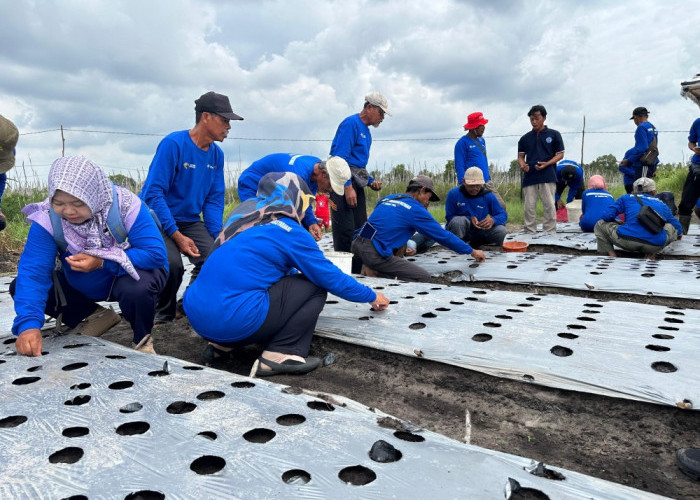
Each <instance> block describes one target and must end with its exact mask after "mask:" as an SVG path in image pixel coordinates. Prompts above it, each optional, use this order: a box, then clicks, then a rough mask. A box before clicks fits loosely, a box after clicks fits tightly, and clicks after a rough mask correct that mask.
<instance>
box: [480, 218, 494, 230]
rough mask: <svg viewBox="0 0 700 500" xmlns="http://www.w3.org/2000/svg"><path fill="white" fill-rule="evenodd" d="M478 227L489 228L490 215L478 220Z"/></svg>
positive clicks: (491, 220) (491, 224) (491, 225)
mask: <svg viewBox="0 0 700 500" xmlns="http://www.w3.org/2000/svg"><path fill="white" fill-rule="evenodd" d="M479 227H480V228H481V229H491V228H492V227H493V219H492V218H491V217H486V218H485V219H484V220H482V221H480V222H479Z"/></svg>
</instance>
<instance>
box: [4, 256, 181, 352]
mask: <svg viewBox="0 0 700 500" xmlns="http://www.w3.org/2000/svg"><path fill="white" fill-rule="evenodd" d="M137 272H138V273H139V276H140V277H141V279H140V280H138V281H136V280H135V279H133V278H132V277H131V276H129V275H126V274H125V275H122V276H119V277H115V279H114V282H113V283H112V289H111V290H110V293H109V295H108V296H107V297H103V298H101V299H91V298H89V297H87V296H86V295H85V294H83V293H82V292H81V291H80V290H77V289H75V288H73V287H72V286H70V284H69V283H68V280H66V276H65V274H63V272H61V271H56V272H55V273H54V279H55V281H54V285H53V286H52V287H51V289H50V290H49V295H48V297H47V300H46V307H45V309H44V314H46V315H47V316H50V317H52V318H57V317H58V315H59V314H62V316H61V320H62V321H63V323H64V324H66V325H67V326H69V327H70V328H75V327H76V326H78V323H80V322H81V321H82V320H84V319H85V318H87V317H88V316H90V315H91V314H92V313H93V312H95V309H96V308H97V302H98V301H101V300H104V301H107V302H113V301H116V302H118V303H119V308H120V309H121V311H122V315H123V316H124V319H125V320H127V321H128V322H129V324H130V325H131V329H132V330H133V331H134V342H135V343H137V344H138V343H139V342H140V341H141V339H142V338H143V337H145V336H146V335H147V334H149V333H151V329H152V328H153V319H154V317H155V315H156V302H157V300H158V294H159V293H160V291H161V290H162V289H163V286H165V281H166V277H167V272H166V271H165V269H164V268H162V267H161V268H159V269H137ZM16 281H17V280H16V279H14V280H12V283H10V295H12V296H13V297H14V296H15V287H16V284H15V283H16ZM56 281H57V282H58V284H56Z"/></svg>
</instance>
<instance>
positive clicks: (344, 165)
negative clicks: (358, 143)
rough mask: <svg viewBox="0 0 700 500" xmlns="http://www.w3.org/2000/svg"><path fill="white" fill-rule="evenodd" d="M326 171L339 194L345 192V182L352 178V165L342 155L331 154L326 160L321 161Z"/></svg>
mask: <svg viewBox="0 0 700 500" xmlns="http://www.w3.org/2000/svg"><path fill="white" fill-rule="evenodd" d="M321 164H322V165H323V166H324V168H325V169H326V171H327V172H328V178H329V179H330V180H331V189H332V190H333V191H334V192H335V194H337V195H341V196H342V195H343V194H345V183H346V182H348V181H349V180H350V167H349V166H348V162H346V161H345V160H344V159H343V158H341V157H340V156H331V157H330V158H328V159H327V160H326V161H324V162H321Z"/></svg>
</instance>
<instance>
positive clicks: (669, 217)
mask: <svg viewBox="0 0 700 500" xmlns="http://www.w3.org/2000/svg"><path fill="white" fill-rule="evenodd" d="M656 205H657V206H656V207H654V208H655V209H656V210H658V211H659V212H661V213H660V215H661V216H662V217H663V218H664V220H665V221H666V222H668V223H669V224H671V225H672V226H673V227H674V228H676V233H678V234H679V235H682V234H683V228H682V227H681V223H680V222H678V219H676V218H675V217H674V216H673V213H672V212H671V209H670V208H668V205H666V204H665V203H663V202H662V203H657V204H656Z"/></svg>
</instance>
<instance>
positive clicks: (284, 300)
mask: <svg viewBox="0 0 700 500" xmlns="http://www.w3.org/2000/svg"><path fill="white" fill-rule="evenodd" d="M268 295H269V297H270V309H269V310H268V311H267V316H266V317H265V321H264V322H263V324H262V326H260V328H258V330H257V331H256V332H255V333H253V334H252V335H251V336H249V337H246V338H245V339H242V340H239V341H237V342H230V343H222V342H217V343H218V344H219V345H222V346H226V347H241V346H245V345H250V344H263V345H264V346H265V350H267V351H272V352H281V353H282V354H294V355H297V356H301V357H304V358H305V357H306V356H308V355H309V348H310V346H311V339H312V337H313V335H314V330H315V329H316V322H317V321H318V316H319V315H320V314H321V311H322V310H323V307H324V306H325V305H326V295H327V292H326V290H324V289H323V288H321V287H319V286H316V285H314V284H313V283H311V282H310V281H309V280H308V279H307V278H306V277H305V276H303V275H301V274H295V275H293V276H285V277H284V278H282V279H281V280H279V281H278V282H277V283H275V284H274V285H272V286H271V287H270V289H269V290H268Z"/></svg>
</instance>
